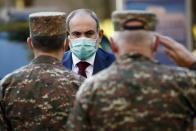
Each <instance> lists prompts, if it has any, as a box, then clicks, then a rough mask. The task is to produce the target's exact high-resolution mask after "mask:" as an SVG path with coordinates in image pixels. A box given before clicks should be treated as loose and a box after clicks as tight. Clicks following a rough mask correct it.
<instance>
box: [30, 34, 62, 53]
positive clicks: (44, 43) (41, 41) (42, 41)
mask: <svg viewBox="0 0 196 131" xmlns="http://www.w3.org/2000/svg"><path fill="white" fill-rule="evenodd" d="M65 38H66V34H62V35H54V36H34V37H31V39H32V43H33V46H34V48H36V49H37V50H40V51H43V52H52V51H57V50H59V49H61V48H62V47H63V46H64V41H65Z"/></svg>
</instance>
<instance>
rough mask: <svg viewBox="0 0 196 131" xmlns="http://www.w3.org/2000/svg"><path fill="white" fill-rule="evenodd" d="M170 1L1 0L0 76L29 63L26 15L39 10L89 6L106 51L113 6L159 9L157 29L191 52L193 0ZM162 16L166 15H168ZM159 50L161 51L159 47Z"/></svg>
mask: <svg viewBox="0 0 196 131" xmlns="http://www.w3.org/2000/svg"><path fill="white" fill-rule="evenodd" d="M172 1H173V2H172ZM172 1H171V0H170V1H168V0H0V79H2V78H3V77H4V76H5V75H6V74H8V73H10V72H12V71H13V70H15V69H17V68H19V67H21V66H23V65H26V64H28V63H29V62H30V60H31V59H32V58H33V53H32V52H31V51H30V50H29V49H28V46H27V44H26V38H27V37H28V36H29V29H28V15H29V14H30V13H32V12H39V11H64V12H66V13H70V12H71V11H72V10H74V9H78V8H88V9H91V10H93V11H95V12H96V14H97V15H98V17H99V19H100V22H101V28H102V29H104V32H105V33H104V38H103V40H102V42H101V44H100V47H101V48H104V49H106V50H109V51H111V49H110V45H109V43H108V39H107V38H108V37H109V36H111V35H112V32H113V26H112V23H111V20H110V17H111V13H112V11H113V10H116V9H119V10H121V9H142V10H150V11H153V12H155V13H157V12H158V13H159V14H158V15H159V21H158V22H159V24H158V28H157V31H158V32H160V33H162V34H165V35H169V36H172V37H173V38H174V39H176V40H177V41H179V42H181V43H182V44H183V45H184V46H186V47H187V48H188V49H189V50H191V51H193V52H194V49H195V47H196V1H195V0H192V1H191V0H172ZM174 7H175V8H174ZM168 12H169V13H168ZM187 12H188V13H187ZM165 16H167V19H166V17H165ZM166 27H167V28H166ZM172 27H173V28H172ZM166 29H167V30H166ZM159 51H160V52H161V51H162V48H160V49H159ZM157 59H159V60H161V61H162V63H164V64H168V65H170V64H171V65H173V63H172V62H171V61H169V62H168V61H167V60H166V59H168V58H165V57H162V56H161V57H159V55H158V56H157Z"/></svg>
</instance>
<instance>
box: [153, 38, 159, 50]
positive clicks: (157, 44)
mask: <svg viewBox="0 0 196 131" xmlns="http://www.w3.org/2000/svg"><path fill="white" fill-rule="evenodd" d="M158 46H159V37H158V36H157V35H155V42H154V47H153V51H154V52H156V51H157V49H158Z"/></svg>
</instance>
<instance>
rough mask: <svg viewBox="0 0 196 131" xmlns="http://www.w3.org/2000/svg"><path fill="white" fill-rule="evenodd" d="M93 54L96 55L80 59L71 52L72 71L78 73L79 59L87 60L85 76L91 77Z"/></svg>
mask: <svg viewBox="0 0 196 131" xmlns="http://www.w3.org/2000/svg"><path fill="white" fill-rule="evenodd" d="M95 55H96V53H95V54H94V55H93V56H91V57H90V58H89V59H87V60H80V59H78V58H77V57H76V56H75V55H74V54H73V53H72V60H73V64H72V71H73V72H75V73H77V74H78V71H79V68H78V66H77V64H78V63H79V62H80V61H85V62H88V63H89V64H90V65H89V66H88V67H87V68H86V70H85V72H86V76H87V78H89V77H91V76H92V75H93V67H94V61H95Z"/></svg>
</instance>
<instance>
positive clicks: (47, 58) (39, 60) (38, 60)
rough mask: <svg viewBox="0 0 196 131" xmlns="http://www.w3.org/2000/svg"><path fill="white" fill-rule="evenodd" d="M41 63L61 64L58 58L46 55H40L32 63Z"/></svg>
mask: <svg viewBox="0 0 196 131" xmlns="http://www.w3.org/2000/svg"><path fill="white" fill-rule="evenodd" d="M40 63H47V64H52V65H61V62H60V61H59V60H58V59H57V58H55V57H52V56H46V55H41V56H38V57H36V58H34V59H33V60H32V61H31V64H40Z"/></svg>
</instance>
